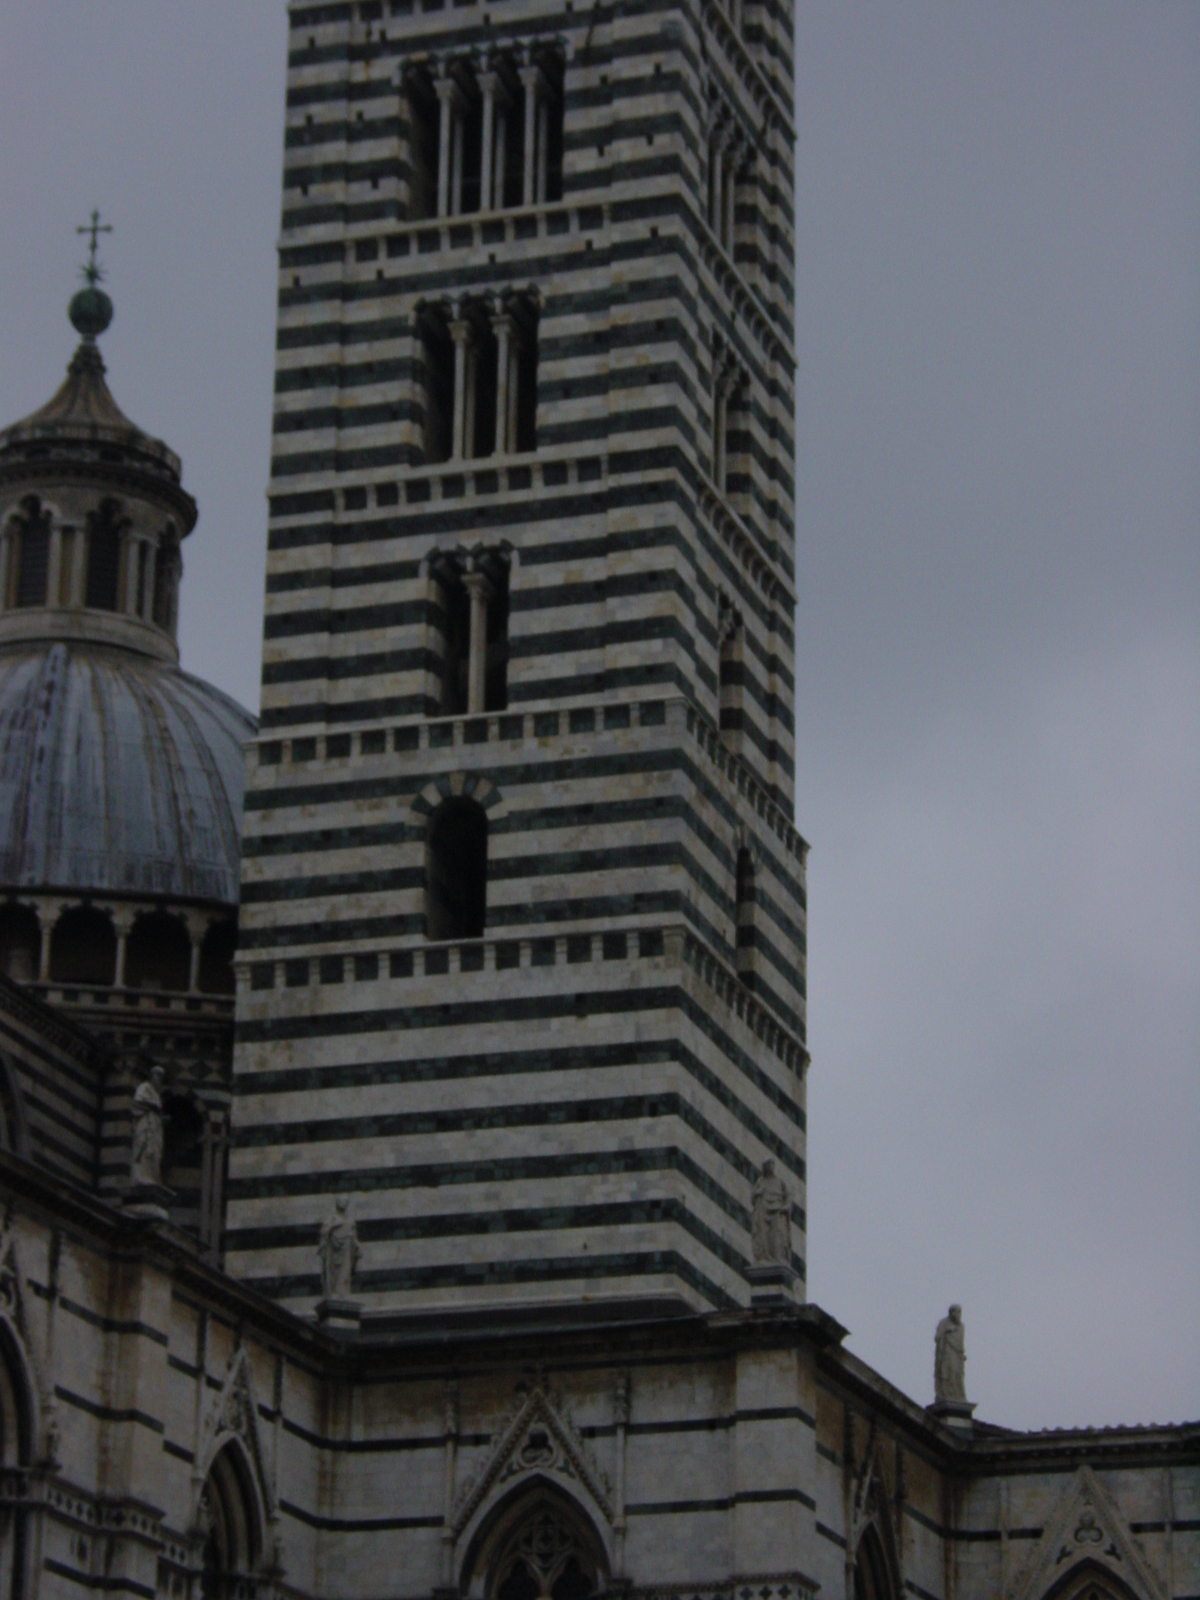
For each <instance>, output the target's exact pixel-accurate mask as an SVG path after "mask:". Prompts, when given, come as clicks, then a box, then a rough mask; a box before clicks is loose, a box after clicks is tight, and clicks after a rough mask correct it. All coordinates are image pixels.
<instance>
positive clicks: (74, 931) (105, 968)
mask: <svg viewBox="0 0 1200 1600" xmlns="http://www.w3.org/2000/svg"><path fill="white" fill-rule="evenodd" d="M116 975H117V935H116V932H115V930H114V928H113V925H112V920H111V918H109V916H108V915H107V914H106V913H105V912H103V911H98V910H97V909H96V907H95V906H72V907H71V908H70V909H69V910H67V911H64V912H63V914H62V916H61V917H59V919H58V921H57V922H56V923H55V924H54V931H53V933H51V935H50V979H51V981H52V982H53V983H66V984H75V983H79V984H95V985H111V984H112V983H113V982H114V981H115V979H116Z"/></svg>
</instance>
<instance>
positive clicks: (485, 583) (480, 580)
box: [462, 567, 496, 605]
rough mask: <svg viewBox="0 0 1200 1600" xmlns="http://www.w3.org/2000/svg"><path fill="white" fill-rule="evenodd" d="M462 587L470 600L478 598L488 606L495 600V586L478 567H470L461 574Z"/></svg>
mask: <svg viewBox="0 0 1200 1600" xmlns="http://www.w3.org/2000/svg"><path fill="white" fill-rule="evenodd" d="M462 585H463V588H464V589H465V590H466V591H467V593H468V594H469V595H470V596H471V597H472V599H475V598H476V597H478V598H479V599H480V600H482V601H483V603H484V604H485V605H490V604H491V602H492V600H493V599H494V598H495V593H496V590H495V585H494V584H493V583H492V580H491V579H490V578H489V577H488V575H487V573H486V572H481V571H480V569H479V568H478V567H471V568H469V569H468V570H467V571H466V572H464V573H463V574H462Z"/></svg>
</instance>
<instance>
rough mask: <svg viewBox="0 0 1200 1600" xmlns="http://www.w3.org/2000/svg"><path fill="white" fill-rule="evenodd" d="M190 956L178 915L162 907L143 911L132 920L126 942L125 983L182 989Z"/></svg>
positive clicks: (180, 991)
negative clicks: (131, 926) (159, 909)
mask: <svg viewBox="0 0 1200 1600" xmlns="http://www.w3.org/2000/svg"><path fill="white" fill-rule="evenodd" d="M191 960H192V944H191V940H190V939H189V938H188V933H187V929H186V928H185V927H184V925H183V923H182V922H181V921H180V920H179V918H178V917H172V916H170V915H169V914H168V913H167V912H165V911H150V912H146V913H144V914H143V915H142V916H140V917H139V918H138V919H137V921H136V922H135V923H134V925H133V929H132V931H131V933H130V935H129V943H128V945H127V946H126V950H125V983H126V986H127V987H128V988H130V989H161V990H165V991H174V992H176V993H183V992H185V991H186V990H187V988H188V984H189V981H190V978H191Z"/></svg>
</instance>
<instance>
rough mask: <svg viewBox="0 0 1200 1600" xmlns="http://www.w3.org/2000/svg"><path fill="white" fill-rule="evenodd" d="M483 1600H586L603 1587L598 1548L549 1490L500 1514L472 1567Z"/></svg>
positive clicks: (574, 1512)
mask: <svg viewBox="0 0 1200 1600" xmlns="http://www.w3.org/2000/svg"><path fill="white" fill-rule="evenodd" d="M473 1566H474V1568H475V1570H476V1571H477V1572H478V1571H479V1569H480V1568H482V1577H483V1584H482V1588H483V1593H484V1595H485V1596H486V1600H591V1597H592V1596H594V1595H596V1594H598V1593H600V1592H601V1591H602V1590H603V1589H604V1588H605V1586H606V1582H607V1571H606V1563H605V1560H604V1552H603V1548H602V1546H601V1544H600V1541H599V1539H598V1538H597V1537H596V1534H595V1530H594V1529H593V1528H592V1527H591V1525H590V1524H589V1522H588V1520H587V1518H586V1517H585V1516H584V1515H583V1513H582V1512H581V1511H580V1510H579V1508H578V1507H577V1506H575V1505H573V1504H572V1503H571V1502H570V1501H568V1500H567V1499H566V1497H565V1496H563V1495H560V1494H558V1493H556V1492H555V1491H553V1490H552V1489H549V1488H542V1487H539V1488H537V1489H535V1490H534V1491H533V1492H532V1493H526V1494H523V1495H521V1496H520V1497H519V1498H518V1499H517V1500H516V1501H515V1502H514V1503H513V1504H512V1505H511V1506H510V1507H509V1508H508V1509H507V1510H506V1511H504V1512H502V1513H501V1515H500V1517H499V1518H498V1520H497V1522H496V1524H495V1526H494V1527H493V1529H492V1531H491V1532H490V1533H489V1534H488V1535H487V1537H486V1538H485V1539H484V1541H483V1543H482V1546H481V1547H480V1549H479V1552H478V1555H477V1556H476V1557H475V1560H474V1562H473Z"/></svg>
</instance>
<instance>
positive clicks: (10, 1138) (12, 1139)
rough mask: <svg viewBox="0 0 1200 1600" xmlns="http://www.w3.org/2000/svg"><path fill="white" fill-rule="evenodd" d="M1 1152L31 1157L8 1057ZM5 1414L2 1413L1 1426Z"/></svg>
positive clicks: (2, 1080) (2, 1087)
mask: <svg viewBox="0 0 1200 1600" xmlns="http://www.w3.org/2000/svg"><path fill="white" fill-rule="evenodd" d="M0 1150H11V1151H12V1153H13V1154H14V1155H17V1156H25V1157H28V1155H29V1124H28V1123H27V1122H26V1120H25V1100H24V1097H23V1095H22V1094H21V1085H20V1082H19V1080H18V1078H17V1074H16V1070H15V1069H14V1067H13V1064H12V1062H11V1061H10V1060H9V1059H8V1057H7V1056H2V1055H0ZM3 1419H4V1413H3V1412H0V1426H2V1425H3Z"/></svg>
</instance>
